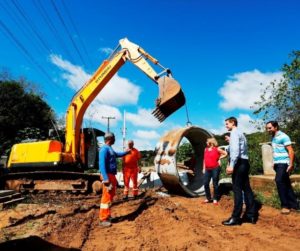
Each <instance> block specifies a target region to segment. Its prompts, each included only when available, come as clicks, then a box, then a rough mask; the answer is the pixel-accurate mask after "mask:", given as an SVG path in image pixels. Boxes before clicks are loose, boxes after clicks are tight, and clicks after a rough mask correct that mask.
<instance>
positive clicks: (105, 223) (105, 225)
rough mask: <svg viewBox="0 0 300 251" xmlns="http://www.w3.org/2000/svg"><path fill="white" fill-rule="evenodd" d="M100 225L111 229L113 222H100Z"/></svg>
mask: <svg viewBox="0 0 300 251" xmlns="http://www.w3.org/2000/svg"><path fill="white" fill-rule="evenodd" d="M99 225H100V226H101V227H110V226H111V222H110V221H100V223H99Z"/></svg>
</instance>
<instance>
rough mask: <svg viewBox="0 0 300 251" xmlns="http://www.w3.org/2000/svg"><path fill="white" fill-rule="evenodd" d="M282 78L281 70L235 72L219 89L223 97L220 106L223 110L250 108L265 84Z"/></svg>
mask: <svg viewBox="0 0 300 251" xmlns="http://www.w3.org/2000/svg"><path fill="white" fill-rule="evenodd" d="M281 78H282V73H281V72H270V73H262V72H260V71H259V70H254V71H247V72H241V73H236V74H234V75H233V76H231V77H230V80H227V81H226V82H225V83H224V85H223V87H222V88H221V89H220V90H219V94H220V95H221V97H222V98H223V99H224V100H223V101H221V103H220V107H221V108H222V109H224V110H233V109H244V110H250V107H253V105H254V102H255V101H259V99H260V95H261V94H262V92H263V90H265V88H266V86H267V85H268V84H269V83H270V82H271V81H274V80H276V81H277V82H278V81H279V80H280V79H281Z"/></svg>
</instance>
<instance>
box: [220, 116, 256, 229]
mask: <svg viewBox="0 0 300 251" xmlns="http://www.w3.org/2000/svg"><path fill="white" fill-rule="evenodd" d="M225 125H226V128H227V130H228V131H230V141H229V152H230V161H229V165H228V166H227V168H226V173H227V174H230V175H232V189H233V194H234V207H233V212H232V215H231V217H230V218H229V219H227V220H225V221H223V222H222V224H223V225H225V226H234V225H240V224H241V223H243V222H244V223H246V222H249V223H252V224H255V223H256V221H257V217H258V213H257V210H256V206H255V201H254V196H253V192H252V189H251V187H250V181H249V169H250V165H249V160H248V150H247V139H246V137H245V135H244V134H243V133H242V132H241V131H239V129H238V128H237V125H238V121H237V119H236V118H235V117H230V118H228V119H226V120H225ZM243 194H244V198H245V203H246V211H245V213H244V215H243V217H242V219H241V218H240V217H241V214H242V209H243Z"/></svg>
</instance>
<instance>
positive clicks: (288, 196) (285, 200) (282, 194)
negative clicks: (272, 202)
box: [274, 164, 299, 209]
mask: <svg viewBox="0 0 300 251" xmlns="http://www.w3.org/2000/svg"><path fill="white" fill-rule="evenodd" d="M287 168H288V164H275V165H274V169H275V172H276V177H275V182H276V186H277V190H278V195H279V198H280V201H281V207H284V208H294V209H298V208H299V205H298V202H297V197H296V195H295V193H294V191H293V188H292V186H291V180H290V177H289V173H287V172H286V170H287Z"/></svg>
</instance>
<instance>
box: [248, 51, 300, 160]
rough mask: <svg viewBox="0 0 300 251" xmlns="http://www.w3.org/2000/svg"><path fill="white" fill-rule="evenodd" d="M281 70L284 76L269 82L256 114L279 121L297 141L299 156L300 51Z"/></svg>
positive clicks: (264, 118)
mask: <svg viewBox="0 0 300 251" xmlns="http://www.w3.org/2000/svg"><path fill="white" fill-rule="evenodd" d="M281 70H282V73H283V78H282V79H281V80H280V81H278V82H276V81H273V82H271V83H269V85H268V86H267V88H266V89H265V91H264V93H263V94H262V95H261V97H260V100H259V101H257V102H256V103H255V104H256V105H257V106H258V109H257V110H256V111H255V112H254V114H256V115H258V116H261V117H262V119H263V120H264V122H268V121H270V120H276V121H278V122H279V125H280V127H281V128H282V129H283V130H284V131H285V132H286V133H287V134H288V135H289V136H290V137H291V140H292V141H295V142H296V145H295V149H296V157H297V156H299V153H300V151H299V146H298V145H297V141H298V142H299V140H298V139H299V137H300V51H293V52H292V53H291V54H290V62H289V63H286V64H284V65H283V67H282V69H281ZM296 161H297V159H296ZM297 162H298V161H297Z"/></svg>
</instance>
